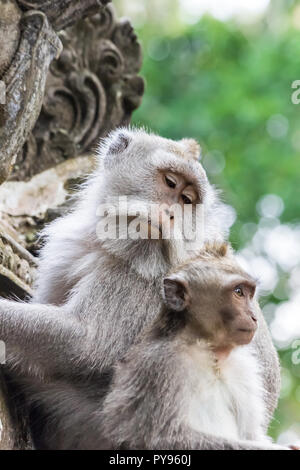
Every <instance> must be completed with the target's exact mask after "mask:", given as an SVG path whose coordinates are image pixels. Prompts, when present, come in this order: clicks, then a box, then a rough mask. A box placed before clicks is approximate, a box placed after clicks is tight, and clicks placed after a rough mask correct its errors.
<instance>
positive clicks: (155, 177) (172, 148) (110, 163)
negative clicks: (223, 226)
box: [100, 129, 219, 248]
mask: <svg viewBox="0 0 300 470" xmlns="http://www.w3.org/2000/svg"><path fill="white" fill-rule="evenodd" d="M199 152H200V149H199V146H198V144H197V143H196V141H194V140H192V139H183V140H181V141H178V142H175V141H171V140H168V139H164V138H161V137H158V136H155V135H149V134H147V133H145V132H144V131H132V130H130V129H120V130H118V131H116V132H114V133H113V134H112V135H111V137H110V138H108V139H107V141H106V142H105V144H104V146H103V151H102V158H103V161H102V163H103V165H102V166H103V171H104V178H103V180H102V181H101V186H102V188H103V185H104V188H103V189H104V190H103V191H102V201H100V203H101V204H107V205H113V206H114V209H115V210H114V211H113V212H114V213H117V215H118V217H119V219H118V220H121V221H123V220H124V219H125V217H127V223H128V226H129V225H130V224H131V226H132V227H134V226H136V227H139V228H141V226H143V230H140V232H142V233H143V236H141V237H139V240H141V239H144V238H146V239H148V240H149V239H152V238H153V239H155V240H157V239H163V240H168V239H170V240H172V241H174V240H176V239H179V240H183V242H184V243H185V242H190V241H191V242H193V241H194V239H195V238H197V241H198V238H199V239H200V237H201V240H200V242H199V244H198V248H199V247H200V246H201V244H202V243H203V239H204V236H205V235H206V236H208V234H204V233H203V234H202V229H203V228H204V226H205V227H206V229H207V231H209V230H210V224H211V225H212V226H213V227H214V228H215V226H216V223H217V222H216V221H217V219H218V215H219V214H218V210H219V206H218V205H217V204H215V193H214V191H213V188H212V187H211V186H210V184H209V182H208V180H207V177H206V174H205V171H204V169H203V167H202V165H201V164H200V162H199V161H198V158H199ZM120 197H121V198H123V197H126V198H127V200H126V204H127V205H126V208H125V205H124V206H122V208H121V210H120V208H119V207H117V204H118V198H120ZM197 206H201V207H200V208H198V207H197ZM211 206H214V210H211V211H210V212H209V216H207V217H206V214H204V208H205V210H207V211H209V209H210V208H211ZM123 207H124V210H123ZM186 208H188V209H186ZM196 209H198V210H196ZM180 210H181V212H180ZM125 212H126V213H125ZM186 212H188V213H189V217H188V220H187V224H186V226H187V229H188V230H183V224H184V219H185V214H186ZM135 218H138V222H139V225H138V224H137V223H136V224H135V221H134V219H135ZM177 221H178V223H177ZM174 227H176V230H177V231H176V232H175V229H174ZM151 228H153V229H154V230H153V231H152V232H151V230H150V229H151ZM187 232H189V233H187ZM153 233H154V236H153V237H152V235H153ZM122 235H123V232H122ZM144 235H145V236H144ZM198 235H199V237H198ZM119 238H122V239H125V237H123V236H122V237H119ZM136 239H138V237H136ZM184 243H183V245H184ZM183 245H182V246H183Z"/></svg>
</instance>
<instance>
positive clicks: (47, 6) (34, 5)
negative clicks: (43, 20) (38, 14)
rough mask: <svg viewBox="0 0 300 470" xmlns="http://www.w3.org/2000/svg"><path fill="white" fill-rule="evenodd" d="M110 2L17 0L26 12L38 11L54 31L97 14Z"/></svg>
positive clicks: (108, 0)
mask: <svg viewBox="0 0 300 470" xmlns="http://www.w3.org/2000/svg"><path fill="white" fill-rule="evenodd" d="M110 1H111V0H51V1H49V0H18V3H19V5H20V6H21V7H22V8H24V9H27V10H40V11H42V12H43V13H45V14H46V15H47V17H48V19H49V20H50V21H51V23H52V25H53V27H54V29H55V30H60V29H63V28H66V27H67V26H70V25H71V24H72V23H75V21H78V20H80V19H82V18H85V17H86V16H90V15H93V14H95V13H97V11H98V10H99V8H101V7H103V6H105V5H106V4H107V3H109V2H110Z"/></svg>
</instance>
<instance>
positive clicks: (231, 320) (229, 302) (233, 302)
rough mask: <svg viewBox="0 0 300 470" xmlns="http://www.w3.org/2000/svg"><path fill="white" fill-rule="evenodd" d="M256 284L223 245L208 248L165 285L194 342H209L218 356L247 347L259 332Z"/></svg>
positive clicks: (168, 300) (168, 299) (167, 300)
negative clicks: (197, 340)
mask: <svg viewBox="0 0 300 470" xmlns="http://www.w3.org/2000/svg"><path fill="white" fill-rule="evenodd" d="M255 289H256V284H255V281H254V280H253V279H252V278H251V277H250V276H249V274H247V273H246V272H245V271H244V270H242V269H241V267H240V266H239V265H238V263H237V262H236V260H235V258H234V256H233V255H232V252H231V250H230V249H229V247H228V246H227V245H225V244H214V245H210V246H206V249H205V250H204V251H203V252H202V253H201V254H200V255H199V256H198V257H197V258H194V259H192V260H191V261H190V262H187V263H186V264H184V265H182V266H181V267H179V268H178V269H177V270H175V271H174V272H173V273H172V274H171V275H169V276H168V277H166V278H165V279H164V281H163V297H164V302H165V305H166V306H167V308H168V309H170V311H173V312H181V313H182V315H184V316H185V317H186V318H185V328H186V331H188V333H189V335H192V336H193V337H194V338H196V339H197V338H199V339H200V338H201V339H206V340H207V341H208V342H209V344H210V345H211V347H212V349H213V350H214V351H215V352H216V353H217V355H219V356H224V355H225V356H226V355H227V354H228V353H229V352H230V351H231V350H232V349H233V348H234V347H236V346H241V345H244V344H248V343H250V342H251V340H252V339H253V336H254V334H255V331H256V329H257V308H258V305H257V303H256V301H255Z"/></svg>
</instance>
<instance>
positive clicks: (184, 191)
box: [156, 170, 200, 230]
mask: <svg viewBox="0 0 300 470" xmlns="http://www.w3.org/2000/svg"><path fill="white" fill-rule="evenodd" d="M156 192H157V198H158V201H157V203H158V204H159V205H160V206H161V208H160V210H159V227H160V230H162V226H163V224H164V222H167V223H170V227H172V226H173V220H174V211H173V210H172V206H175V205H179V206H181V208H182V209H183V208H184V206H185V205H192V206H193V207H196V204H198V203H199V202H200V196H199V194H198V191H197V189H196V188H195V186H194V184H193V183H192V182H190V181H188V180H187V178H186V177H185V176H184V175H181V174H179V173H174V172H172V171H168V170H166V171H159V172H158V174H157V182H156Z"/></svg>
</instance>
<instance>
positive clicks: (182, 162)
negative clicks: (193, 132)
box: [149, 148, 208, 185]
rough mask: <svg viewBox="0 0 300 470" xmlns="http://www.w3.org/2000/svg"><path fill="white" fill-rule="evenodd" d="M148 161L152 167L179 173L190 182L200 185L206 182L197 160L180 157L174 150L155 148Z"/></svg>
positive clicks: (204, 174) (202, 169)
mask: <svg viewBox="0 0 300 470" xmlns="http://www.w3.org/2000/svg"><path fill="white" fill-rule="evenodd" d="M149 163H150V164H151V165H152V167H153V168H159V169H160V170H165V171H171V172H174V173H180V174H182V175H184V176H185V177H186V178H187V180H189V181H190V182H191V183H195V184H197V183H200V184H201V185H205V184H207V183H208V179H207V176H206V172H205V170H204V168H203V166H202V165H201V163H200V162H199V161H196V160H193V159H185V158H182V157H181V156H179V155H178V154H177V153H175V152H171V151H168V150H165V149H162V148H158V149H155V150H154V151H152V153H151V154H150V155H149Z"/></svg>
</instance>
